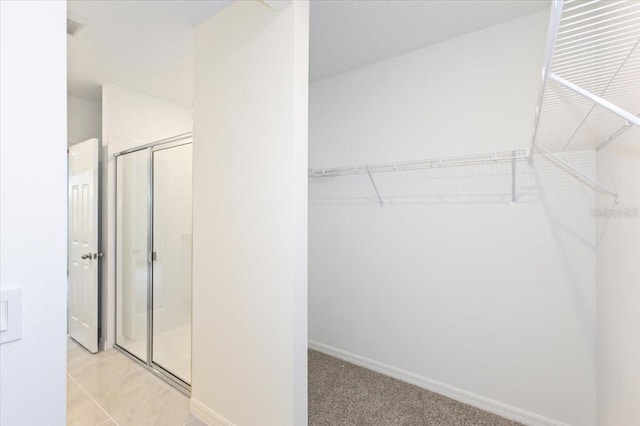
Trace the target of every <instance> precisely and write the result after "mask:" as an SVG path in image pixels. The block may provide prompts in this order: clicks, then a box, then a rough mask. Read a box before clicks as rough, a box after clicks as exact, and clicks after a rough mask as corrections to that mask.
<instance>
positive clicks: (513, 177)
mask: <svg viewBox="0 0 640 426" xmlns="http://www.w3.org/2000/svg"><path fill="white" fill-rule="evenodd" d="M517 155H518V152H517V151H511V205H512V206H515V205H516V161H517V160H516V156H517Z"/></svg>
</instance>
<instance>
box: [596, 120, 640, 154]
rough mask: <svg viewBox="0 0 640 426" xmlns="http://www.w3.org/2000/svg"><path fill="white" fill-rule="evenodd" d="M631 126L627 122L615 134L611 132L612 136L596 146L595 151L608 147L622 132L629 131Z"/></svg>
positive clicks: (630, 123) (631, 124)
mask: <svg viewBox="0 0 640 426" xmlns="http://www.w3.org/2000/svg"><path fill="white" fill-rule="evenodd" d="M638 117H640V114H638ZM631 126H633V123H632V122H630V121H627V124H625V125H624V126H622V127H620V128H619V129H618V130H616V131H615V132H613V134H612V135H611V136H609V137H608V138H606V139H605V140H604V141H603V142H602V143H601V144H600V145H598V146H597V147H596V151H599V150H601V149H602V148H604V147H605V146H607V145H609V144H610V143H611V142H613V141H614V140H615V139H616V138H617V137H618V136H620V135H621V134H623V133H624V132H626V131H627V130H629V129H630V128H631Z"/></svg>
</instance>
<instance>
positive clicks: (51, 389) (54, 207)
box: [0, 1, 67, 426]
mask: <svg viewBox="0 0 640 426" xmlns="http://www.w3.org/2000/svg"><path fill="white" fill-rule="evenodd" d="M65 16H66V2H64V1H47V2H36V1H21V2H5V1H2V2H0V95H1V98H0V139H1V141H2V142H1V151H0V171H1V177H0V196H1V199H0V227H1V231H0V235H1V239H0V287H1V288H3V289H4V288H6V287H13V286H16V285H18V286H21V287H22V339H21V340H18V341H14V342H10V343H6V344H3V345H2V346H0V424H2V425H6V426H9V425H11V426H30V425H44V424H47V425H55V426H62V425H64V424H65V377H66V376H65V355H66V297H67V291H66V288H67V283H66V281H67V280H66V265H67V255H66V253H67V197H66V193H67V189H66V181H67V178H66V175H67V160H66V147H67V140H66V139H67V135H66V109H65V104H66V97H67V95H66V43H67V39H66V34H65ZM27 27H28V28H29V31H25V28H27ZM9 309H11V307H9Z"/></svg>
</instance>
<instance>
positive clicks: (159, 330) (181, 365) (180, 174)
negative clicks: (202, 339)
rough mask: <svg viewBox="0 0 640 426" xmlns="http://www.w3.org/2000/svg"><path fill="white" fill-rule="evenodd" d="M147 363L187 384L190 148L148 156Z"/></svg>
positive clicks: (189, 366) (188, 379) (189, 291)
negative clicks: (149, 326)
mask: <svg viewBox="0 0 640 426" xmlns="http://www.w3.org/2000/svg"><path fill="white" fill-rule="evenodd" d="M152 161H153V255H152V256H153V263H152V264H153V268H152V274H153V295H152V299H153V316H152V318H153V327H152V330H153V339H152V341H153V343H152V345H153V346H152V352H151V353H152V362H153V364H156V365H158V366H160V367H162V368H163V369H164V370H166V371H168V372H170V373H171V374H173V375H174V376H176V377H178V378H179V379H181V380H182V381H184V382H186V383H191V247H192V242H191V240H192V229H191V228H192V227H191V222H192V221H191V204H192V198H191V188H192V186H191V182H192V181H191V175H192V147H191V144H188V145H179V146H174V147H170V148H160V149H155V150H153V151H152Z"/></svg>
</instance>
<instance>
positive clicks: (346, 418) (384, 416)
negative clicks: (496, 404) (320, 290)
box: [309, 351, 519, 426]
mask: <svg viewBox="0 0 640 426" xmlns="http://www.w3.org/2000/svg"><path fill="white" fill-rule="evenodd" d="M309 425H310V426H325V425H326V426H329V425H331V426H339V425H345V426H346V425H349V426H352V425H358V426H360V425H362V426H364V425H367V426H368V425H375V426H383V425H386V426H391V425H393V426H396V425H398V426H399V425H407V426H418V425H438V426H449V425H455V426H469V425H478V426H480V425H487V426H489V425H491V426H494V425H495V426H502V425H504V426H507V425H508V426H514V425H519V423H516V422H512V421H510V420H507V419H504V418H502V417H499V416H496V415H495V414H491V413H488V412H486V411H482V410H480V409H477V408H475V407H471V406H470V405H466V404H463V403H461V402H457V401H454V400H452V399H449V398H446V397H444V396H441V395H438V394H436V393H433V392H430V391H427V390H425V389H422V388H419V387H417V386H413V385H410V384H408V383H404V382H401V381H399V380H396V379H393V378H391V377H387V376H384V375H382V374H378V373H376V372H374V371H371V370H367V369H366V368H362V367H358V366H356V365H353V364H349V363H347V362H344V361H342V360H339V359H337V358H333V357H331V356H328V355H325V354H322V353H320V352H316V351H309Z"/></svg>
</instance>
